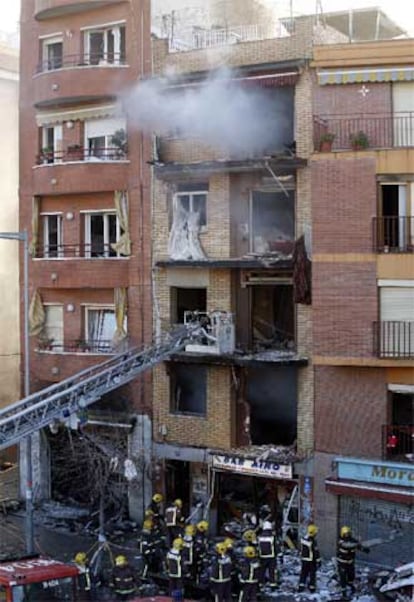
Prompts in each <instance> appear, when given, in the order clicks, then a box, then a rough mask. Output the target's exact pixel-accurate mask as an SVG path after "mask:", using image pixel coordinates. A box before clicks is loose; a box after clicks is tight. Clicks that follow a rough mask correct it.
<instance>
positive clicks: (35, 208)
mask: <svg viewBox="0 0 414 602" xmlns="http://www.w3.org/2000/svg"><path fill="white" fill-rule="evenodd" d="M39 215H40V203H39V197H37V196H34V197H33V198H32V241H31V243H30V245H29V253H30V255H31V256H32V257H35V256H36V252H37V245H38V244H39Z"/></svg>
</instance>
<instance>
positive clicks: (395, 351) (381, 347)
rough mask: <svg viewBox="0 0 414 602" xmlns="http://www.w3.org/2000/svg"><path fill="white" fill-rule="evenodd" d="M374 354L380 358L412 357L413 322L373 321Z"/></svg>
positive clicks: (413, 352)
mask: <svg viewBox="0 0 414 602" xmlns="http://www.w3.org/2000/svg"><path fill="white" fill-rule="evenodd" d="M374 354H375V355H376V356H377V357H380V358H394V359H412V358H414V322H399V321H394V320H393V321H383V322H374Z"/></svg>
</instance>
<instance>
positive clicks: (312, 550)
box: [300, 535, 321, 564]
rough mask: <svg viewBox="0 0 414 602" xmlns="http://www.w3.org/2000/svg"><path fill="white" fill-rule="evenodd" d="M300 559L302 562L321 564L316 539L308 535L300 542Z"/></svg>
mask: <svg viewBox="0 0 414 602" xmlns="http://www.w3.org/2000/svg"><path fill="white" fill-rule="evenodd" d="M300 557H301V560H302V562H313V563H315V564H316V563H318V564H319V563H320V561H321V559H320V554H319V548H318V544H317V542H316V539H315V538H314V537H309V535H306V536H305V537H302V538H301V540H300Z"/></svg>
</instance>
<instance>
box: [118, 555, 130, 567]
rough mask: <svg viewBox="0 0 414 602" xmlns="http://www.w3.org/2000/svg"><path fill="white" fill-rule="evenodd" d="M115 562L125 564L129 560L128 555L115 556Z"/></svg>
mask: <svg viewBox="0 0 414 602" xmlns="http://www.w3.org/2000/svg"><path fill="white" fill-rule="evenodd" d="M115 564H116V566H124V565H126V564H128V560H127V558H126V556H123V555H122V554H121V555H120V556H117V557H116V558H115Z"/></svg>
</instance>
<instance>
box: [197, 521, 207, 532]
mask: <svg viewBox="0 0 414 602" xmlns="http://www.w3.org/2000/svg"><path fill="white" fill-rule="evenodd" d="M197 529H198V531H201V533H205V532H206V531H208V522H207V521H206V520H201V521H200V522H199V523H197Z"/></svg>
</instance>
